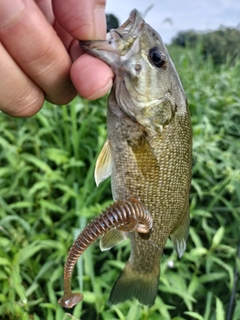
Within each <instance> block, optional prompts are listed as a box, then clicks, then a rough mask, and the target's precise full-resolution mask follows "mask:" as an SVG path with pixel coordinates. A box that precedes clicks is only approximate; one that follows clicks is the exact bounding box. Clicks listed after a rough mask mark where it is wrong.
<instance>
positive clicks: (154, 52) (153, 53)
mask: <svg viewBox="0 0 240 320" xmlns="http://www.w3.org/2000/svg"><path fill="white" fill-rule="evenodd" d="M148 59H149V61H150V62H151V63H152V64H153V65H154V66H155V67H157V68H162V67H164V65H165V64H166V57H165V55H164V54H163V53H161V52H160V51H159V49H158V48H157V47H155V48H152V49H150V50H149V53H148Z"/></svg>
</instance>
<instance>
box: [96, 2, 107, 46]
mask: <svg viewBox="0 0 240 320" xmlns="http://www.w3.org/2000/svg"><path fill="white" fill-rule="evenodd" d="M94 19H95V36H96V39H97V40H105V39H106V18H105V9H104V8H96V9H95V10H94Z"/></svg>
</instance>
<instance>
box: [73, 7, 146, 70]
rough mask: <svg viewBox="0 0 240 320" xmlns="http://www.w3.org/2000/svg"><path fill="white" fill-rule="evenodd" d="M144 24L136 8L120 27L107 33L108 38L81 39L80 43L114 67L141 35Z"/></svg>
mask: <svg viewBox="0 0 240 320" xmlns="http://www.w3.org/2000/svg"><path fill="white" fill-rule="evenodd" d="M144 24H145V23H144V20H143V19H142V17H141V15H140V13H139V12H138V11H137V10H136V9H134V10H132V11H131V13H130V16H129V18H128V19H127V20H126V21H125V22H124V23H123V24H122V25H121V26H120V27H119V28H117V29H112V30H110V31H109V32H108V33H107V37H106V39H107V40H93V41H79V43H80V46H81V47H82V48H83V49H84V51H85V52H87V53H90V54H91V55H92V56H94V57H96V58H99V59H101V60H103V61H104V62H106V63H107V64H108V65H110V67H114V63H116V59H117V57H119V56H123V55H125V54H126V53H127V52H128V51H129V49H130V48H131V47H132V44H133V43H134V41H135V39H137V38H138V37H139V34H140V33H141V32H142V30H143V28H144Z"/></svg>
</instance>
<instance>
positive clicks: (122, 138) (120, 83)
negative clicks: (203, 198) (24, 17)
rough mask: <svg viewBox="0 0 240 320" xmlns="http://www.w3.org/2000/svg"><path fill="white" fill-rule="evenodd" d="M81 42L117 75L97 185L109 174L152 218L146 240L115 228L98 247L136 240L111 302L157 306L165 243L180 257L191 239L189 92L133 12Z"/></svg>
mask: <svg viewBox="0 0 240 320" xmlns="http://www.w3.org/2000/svg"><path fill="white" fill-rule="evenodd" d="M80 45H81V47H82V48H83V49H84V50H85V52H86V53H88V54H90V55H92V56H94V57H96V58H98V59H100V60H102V61H104V62H105V63H106V64H108V65H109V66H110V67H111V68H112V70H113V72H114V74H115V77H114V82H113V87H112V90H111V92H110V94H109V97H108V107H107V135H108V137H107V141H106V142H105V144H104V146H103V149H102V151H101V152H100V154H99V157H98V159H97V162H96V167H95V181H96V184H97V185H99V184H100V183H101V182H102V181H103V180H105V179H107V178H108V177H111V188H112V195H113V199H114V201H122V200H124V199H127V198H129V197H131V196H133V195H135V196H137V197H138V198H139V199H140V201H141V203H142V204H143V205H144V207H145V208H146V209H147V210H148V212H149V213H150V214H151V216H152V218H153V232H152V233H151V235H150V237H149V239H144V237H139V235H138V233H137V232H125V231H122V230H116V229H113V230H109V231H108V232H107V233H106V234H105V235H104V236H103V237H102V238H101V240H100V248H101V250H108V249H110V248H112V247H113V246H115V245H117V244H119V243H120V242H122V241H124V240H125V239H127V238H129V239H130V245H131V253H130V258H129V260H128V262H127V263H126V265H125V267H124V269H123V271H122V273H121V274H120V276H119V277H118V279H117V280H116V282H115V284H114V286H113V288H112V291H111V294H110V297H109V301H110V303H111V304H117V303H120V302H123V301H125V300H128V299H132V298H136V299H137V300H138V301H139V302H140V303H141V304H144V305H148V306H152V305H153V304H154V301H155V299H156V296H157V294H158V286H159V277H160V258H161V255H162V253H163V249H164V246H165V244H166V241H167V240H168V238H169V237H170V238H171V240H172V241H173V245H174V248H175V250H176V252H177V254H178V256H179V258H181V257H182V255H183V253H184V252H185V250H186V242H187V238H188V231H189V224H190V213H189V192H190V185H191V168H192V131H191V118H190V112H189V108H188V104H187V100H186V96H185V93H184V90H183V86H182V84H181V81H180V78H179V76H178V73H177V71H176V69H175V66H174V64H173V62H172V60H171V58H170V56H169V53H168V51H167V48H166V46H165V45H164V43H163V40H162V38H161V36H160V35H159V34H158V33H157V32H156V31H155V30H154V29H153V28H152V27H151V26H150V25H149V24H147V23H146V22H145V21H144V19H143V18H142V17H141V15H140V13H139V12H138V11H137V10H136V9H134V10H132V11H131V13H130V16H129V18H128V19H127V20H126V22H124V23H123V24H122V25H121V26H120V27H119V28H117V29H113V30H110V32H109V33H108V34H107V38H106V40H94V41H84V42H83V41H80Z"/></svg>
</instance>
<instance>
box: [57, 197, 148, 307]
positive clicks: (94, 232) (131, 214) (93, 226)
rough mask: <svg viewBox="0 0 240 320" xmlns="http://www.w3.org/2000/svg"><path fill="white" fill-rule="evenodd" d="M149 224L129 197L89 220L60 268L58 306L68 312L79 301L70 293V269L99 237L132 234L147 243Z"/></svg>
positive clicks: (78, 296)
mask: <svg viewBox="0 0 240 320" xmlns="http://www.w3.org/2000/svg"><path fill="white" fill-rule="evenodd" d="M152 226H153V220H152V217H151V215H150V214H149V213H148V211H147V210H146V209H145V208H144V206H143V204H142V203H141V202H140V199H139V198H137V197H130V198H128V199H126V200H123V201H117V202H115V203H113V204H112V205H111V206H109V207H108V208H107V209H105V210H104V211H103V212H102V214H101V215H99V216H98V217H96V218H95V219H93V220H92V221H91V222H90V223H89V224H88V225H87V226H86V227H85V228H84V229H83V231H82V232H81V233H80V235H79V236H78V237H77V239H76V240H75V242H74V243H73V245H72V247H71V249H70V250H69V252H68V256H67V260H66V263H65V266H64V294H63V296H62V298H60V299H59V300H58V303H59V304H60V305H61V306H62V307H65V308H72V307H73V306H75V305H76V304H77V303H79V302H80V301H82V299H83V294H82V293H81V292H76V293H73V292H72V290H71V278H72V273H73V269H74V266H75V264H76V262H77V260H78V259H79V257H80V256H81V255H82V254H83V252H84V251H85V250H86V249H87V248H88V247H89V246H90V245H91V244H92V243H93V242H94V241H95V240H97V239H98V238H99V237H100V236H102V235H104V234H105V233H106V232H107V231H109V230H111V229H114V228H116V229H118V230H121V231H125V232H129V231H136V232H139V235H141V234H144V235H142V236H141V237H142V238H143V239H148V238H149V237H150V233H151V231H152Z"/></svg>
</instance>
